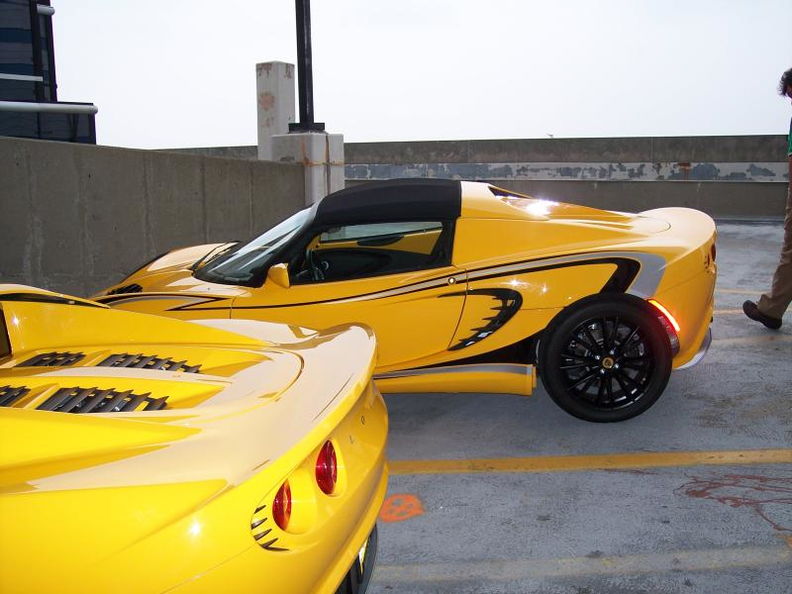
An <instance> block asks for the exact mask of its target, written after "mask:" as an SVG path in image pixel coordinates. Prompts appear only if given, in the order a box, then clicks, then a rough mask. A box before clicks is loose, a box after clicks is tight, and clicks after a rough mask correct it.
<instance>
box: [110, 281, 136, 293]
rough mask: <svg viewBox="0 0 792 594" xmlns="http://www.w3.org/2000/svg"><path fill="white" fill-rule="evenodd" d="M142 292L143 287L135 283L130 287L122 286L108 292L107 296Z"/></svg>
mask: <svg viewBox="0 0 792 594" xmlns="http://www.w3.org/2000/svg"><path fill="white" fill-rule="evenodd" d="M142 291H143V287H141V286H140V285H139V284H137V283H132V284H131V285H124V286H123V287H118V288H117V289H113V290H112V291H108V292H107V294H108V295H122V294H124V293H140V292H142Z"/></svg>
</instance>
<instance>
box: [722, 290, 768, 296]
mask: <svg viewBox="0 0 792 594" xmlns="http://www.w3.org/2000/svg"><path fill="white" fill-rule="evenodd" d="M762 291H763V289H715V292H716V293H728V294H730V295H761V294H762Z"/></svg>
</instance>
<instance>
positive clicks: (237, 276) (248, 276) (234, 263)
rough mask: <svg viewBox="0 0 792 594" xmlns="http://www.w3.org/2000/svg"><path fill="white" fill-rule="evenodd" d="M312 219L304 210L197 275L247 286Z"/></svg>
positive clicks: (223, 255)
mask: <svg viewBox="0 0 792 594" xmlns="http://www.w3.org/2000/svg"><path fill="white" fill-rule="evenodd" d="M309 219H310V209H307V208H306V209H305V210H301V211H300V212H298V213H297V214H295V215H292V216H291V217H289V218H288V219H286V220H285V221H283V222H281V223H279V224H278V225H276V226H275V227H273V228H272V229H270V230H269V231H266V232H264V233H263V234H261V235H259V236H258V237H256V238H255V239H253V240H251V241H249V242H247V243H241V244H237V245H235V246H234V247H233V248H232V249H230V250H229V251H226V252H220V253H219V254H217V255H216V256H215V257H214V258H211V259H210V260H209V261H208V262H207V263H206V264H204V265H203V266H202V267H201V268H199V269H198V270H197V271H196V272H195V273H194V274H195V277H196V278H199V279H201V280H205V281H210V282H215V283H225V284H231V285H246V284H248V283H250V282H251V281H252V280H254V279H255V278H256V277H257V276H259V274H260V273H261V272H262V271H263V270H265V269H266V268H267V267H268V266H269V265H270V259H271V258H272V257H273V255H274V254H275V253H277V252H278V250H280V249H281V248H282V247H283V246H284V245H285V244H286V243H287V242H288V241H289V240H290V239H291V238H292V237H294V236H295V235H296V234H297V232H298V231H299V230H300V229H301V228H302V227H303V225H304V224H305V223H306V222H308V220H309Z"/></svg>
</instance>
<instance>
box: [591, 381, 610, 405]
mask: <svg viewBox="0 0 792 594" xmlns="http://www.w3.org/2000/svg"><path fill="white" fill-rule="evenodd" d="M606 380H607V382H608V383H610V377H602V376H600V382H599V388H597V399H596V400H595V401H594V402H595V403H596V404H599V403H600V402H602V395H603V394H604V393H605V381H606Z"/></svg>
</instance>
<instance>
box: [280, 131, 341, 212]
mask: <svg viewBox="0 0 792 594" xmlns="http://www.w3.org/2000/svg"><path fill="white" fill-rule="evenodd" d="M272 160H273V161H282V162H286V163H300V164H302V165H303V166H304V167H305V204H306V205H307V206H310V205H311V204H314V203H316V202H319V200H321V199H322V198H324V197H325V196H327V195H328V194H330V193H331V192H335V191H336V190H342V189H343V188H344V183H345V182H344V135H343V134H327V133H326V132H292V133H291V134H282V135H276V136H273V137H272Z"/></svg>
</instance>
